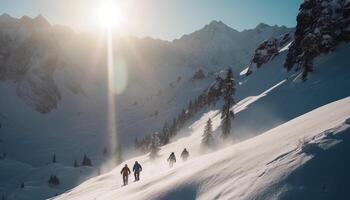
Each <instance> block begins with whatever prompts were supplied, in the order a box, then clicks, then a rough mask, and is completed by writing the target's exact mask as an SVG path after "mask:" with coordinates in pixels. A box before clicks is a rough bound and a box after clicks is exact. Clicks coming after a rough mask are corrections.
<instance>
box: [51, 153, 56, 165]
mask: <svg viewBox="0 0 350 200" xmlns="http://www.w3.org/2000/svg"><path fill="white" fill-rule="evenodd" d="M52 163H56V154H55V153H54V154H53V156H52Z"/></svg>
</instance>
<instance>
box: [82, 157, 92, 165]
mask: <svg viewBox="0 0 350 200" xmlns="http://www.w3.org/2000/svg"><path fill="white" fill-rule="evenodd" d="M81 165H82V166H90V167H91V166H92V162H91V160H90V158H88V157H87V156H86V155H84V157H83V161H82V162H81Z"/></svg>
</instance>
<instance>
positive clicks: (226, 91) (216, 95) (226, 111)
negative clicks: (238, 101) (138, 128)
mask: <svg viewBox="0 0 350 200" xmlns="http://www.w3.org/2000/svg"><path fill="white" fill-rule="evenodd" d="M235 91H236V83H235V80H234V78H233V72H232V70H231V69H227V70H226V76H225V77H224V78H222V77H220V76H217V78H216V81H215V83H214V84H213V85H211V86H210V87H209V88H207V89H206V90H204V91H203V92H202V93H201V94H200V95H199V96H197V97H196V98H195V99H194V100H190V101H189V103H188V105H187V107H186V109H183V110H182V111H181V112H180V113H179V114H178V115H177V116H176V117H175V118H174V119H173V120H172V121H171V123H168V122H167V121H166V122H165V123H164V125H163V128H162V130H161V131H160V132H156V133H154V134H151V135H147V136H145V137H144V138H142V139H138V138H135V140H134V146H135V147H136V149H138V150H140V151H142V152H151V153H150V156H151V157H152V158H155V157H156V155H157V152H158V151H159V147H160V146H163V145H166V144H168V143H169V142H170V139H171V138H173V137H175V136H176V135H177V134H178V132H179V131H180V130H181V129H182V128H183V127H184V125H185V124H186V123H187V122H188V121H189V120H190V119H191V118H192V117H193V116H194V115H196V114H197V113H198V112H199V111H201V110H202V109H203V108H205V107H207V106H211V105H214V106H215V105H216V103H217V101H218V100H219V99H220V97H222V98H223V101H224V105H223V108H222V112H221V118H222V121H221V129H222V137H223V138H224V139H226V138H227V137H228V136H229V135H230V131H231V119H233V117H234V112H233V111H232V110H231V107H232V106H233V105H234V104H235V102H234V99H233V95H234V94H235ZM207 123H209V124H211V120H210V121H209V122H207ZM207 126H211V125H208V124H207ZM210 134H211V128H209V127H208V130H207V132H205V133H204V134H203V140H202V142H203V144H204V146H205V145H209V144H210V141H211V139H210V138H211V137H210V136H209V135H210Z"/></svg>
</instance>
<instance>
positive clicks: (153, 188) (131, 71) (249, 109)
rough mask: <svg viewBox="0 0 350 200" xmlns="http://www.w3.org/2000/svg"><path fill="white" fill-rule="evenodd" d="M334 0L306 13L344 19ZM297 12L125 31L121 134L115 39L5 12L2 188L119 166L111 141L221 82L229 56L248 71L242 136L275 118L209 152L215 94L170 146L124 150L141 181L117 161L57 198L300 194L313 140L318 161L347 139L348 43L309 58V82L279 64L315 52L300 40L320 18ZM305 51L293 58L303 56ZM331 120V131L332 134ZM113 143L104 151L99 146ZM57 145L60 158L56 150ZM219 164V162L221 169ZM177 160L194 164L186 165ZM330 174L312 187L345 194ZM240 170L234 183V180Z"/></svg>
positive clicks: (48, 188)
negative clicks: (178, 30) (182, 154)
mask: <svg viewBox="0 0 350 200" xmlns="http://www.w3.org/2000/svg"><path fill="white" fill-rule="evenodd" d="M308 2H309V3H310V2H311V3H310V5H312V6H310V5H309V3H308ZM323 2H324V3H323ZM330 2H333V1H305V3H304V4H303V6H301V10H300V11H301V13H300V14H299V16H304V14H305V13H306V14H308V13H313V12H315V13H316V14H317V15H315V16H314V17H315V18H313V20H314V21H315V20H316V21H317V23H315V26H320V27H323V26H324V23H323V21H327V20H330V19H333V17H336V18H334V19H337V22H338V21H342V22H344V21H345V22H347V21H346V20H347V19H348V16H349V15H347V13H348V1H339V2H340V3H339V2H338V1H337V2H336V3H334V4H333V3H330ZM334 2H335V1H334ZM321 4H322V5H321ZM325 5H327V6H325ZM332 6H335V7H332ZM339 6H341V7H339ZM323 7H325V8H327V9H326V10H328V11H329V9H328V8H331V9H330V10H332V9H334V10H335V11H336V12H335V13H336V14H334V15H333V14H332V15H330V14H324V12H323V11H322V12H321V13H322V14H320V13H319V12H318V11H319V10H320V8H323ZM338 7H339V8H338ZM340 8H341V10H342V11H341V12H342V13H341V14H339V9H340ZM310 9H311V10H310ZM313 9H316V11H317V12H316V11H314V10H313ZM321 10H322V9H321ZM332 12H333V11H332ZM303 13H304V14H303ZM301 19H302V17H298V26H297V28H296V29H295V30H294V29H292V28H286V27H283V26H282V27H278V26H269V25H266V24H259V25H258V26H257V27H256V28H255V29H252V30H245V31H242V32H238V31H236V30H234V29H232V28H230V27H228V26H226V25H225V24H224V23H222V22H218V21H213V22H211V23H210V24H208V25H206V26H205V27H204V28H202V29H201V30H198V31H196V32H194V33H192V34H189V35H185V36H183V37H182V38H180V39H178V40H174V41H172V42H168V41H162V40H155V39H152V38H142V39H140V38H135V37H129V36H127V37H119V36H117V35H115V36H114V41H113V42H114V43H113V46H114V47H115V49H116V53H115V58H116V59H115V63H116V70H117V73H116V77H115V79H116V87H117V91H116V94H115V99H116V110H115V112H116V117H117V121H116V125H117V127H116V132H117V138H113V135H111V132H110V128H111V127H113V124H112V125H111V124H110V123H109V121H108V113H110V107H108V104H107V102H108V99H107V97H108V94H109V92H110V91H108V89H107V88H108V87H107V81H106V80H107V78H106V77H107V73H106V72H107V70H106V66H105V65H106V63H105V60H106V52H105V48H104V44H105V42H106V41H104V40H103V39H102V40H101V38H99V37H97V36H96V35H95V34H76V33H74V32H72V31H70V30H69V29H67V28H65V27H61V26H51V25H50V24H49V22H47V21H46V20H45V19H44V18H43V17H42V16H38V17H37V18H34V19H31V18H28V17H23V18H21V19H15V18H12V17H11V16H9V15H2V16H1V17H0V44H1V45H0V80H1V82H0V93H1V95H2V97H1V98H0V110H1V113H0V114H1V115H0V123H1V126H0V144H1V145H0V153H3V154H0V155H2V157H1V160H0V177H1V179H0V195H2V194H3V195H5V197H6V199H44V198H48V197H51V196H54V195H56V194H59V193H62V192H63V191H65V190H68V189H70V188H72V187H74V186H75V185H77V184H79V183H81V182H82V181H84V180H86V178H88V177H91V176H97V175H98V174H100V173H104V172H106V171H107V170H109V169H110V167H111V166H109V165H108V162H106V161H108V160H109V159H110V158H111V157H114V156H116V155H114V154H113V153H114V151H115V149H111V147H110V146H109V144H110V142H111V140H113V141H112V143H114V142H115V143H119V144H121V145H123V147H124V149H125V147H130V146H131V145H132V141H133V140H134V138H135V137H142V136H144V135H148V134H152V133H154V132H155V131H159V130H160V129H161V128H162V125H163V124H164V123H165V122H166V121H167V122H169V121H171V120H172V119H173V118H174V117H175V116H177V115H178V114H179V113H180V112H181V111H182V110H183V109H184V108H186V106H187V105H188V103H189V101H190V100H193V99H194V98H196V97H197V96H198V95H200V94H201V93H202V92H203V91H204V90H205V89H206V88H208V87H210V86H212V83H213V82H214V81H215V79H216V77H217V75H220V73H218V72H219V71H220V70H222V69H226V68H227V67H230V68H232V69H233V71H234V73H235V78H236V80H237V82H238V85H237V91H236V95H235V97H234V98H235V100H236V101H237V102H238V103H237V104H236V105H235V106H234V108H232V109H234V111H235V113H236V115H235V120H234V121H233V127H234V128H233V131H232V135H233V138H234V139H235V143H238V142H240V141H242V140H245V139H248V138H252V137H255V136H257V135H260V134H262V133H264V132H266V131H267V132H266V133H265V134H263V135H261V136H258V137H256V138H252V139H250V140H247V141H245V142H242V143H238V144H235V145H233V146H230V147H227V148H225V149H223V150H220V151H218V152H215V153H212V154H208V155H202V154H200V151H199V142H200V139H201V134H202V131H203V128H204V122H205V121H206V120H207V119H208V117H210V118H212V119H213V124H214V129H215V130H216V132H215V134H216V135H217V134H218V132H219V129H218V126H219V124H220V121H221V119H220V114H219V110H218V109H219V108H220V107H221V102H219V103H218V104H217V105H216V106H212V107H206V108H204V109H203V110H201V111H200V112H198V113H197V114H196V115H195V116H194V117H193V118H192V119H191V120H189V122H188V123H187V124H186V126H185V128H183V129H182V130H181V131H180V132H179V134H178V136H179V138H177V140H173V141H172V142H173V143H170V144H168V145H166V146H164V147H162V150H161V156H162V157H161V158H159V159H158V160H157V161H156V162H155V163H152V162H150V161H149V160H148V156H147V155H144V156H140V157H135V158H133V159H131V160H127V161H125V162H126V163H128V164H132V163H133V161H134V160H139V161H140V162H141V164H143V165H144V168H145V170H144V172H143V178H142V181H141V182H140V183H136V184H133V185H130V186H128V187H126V188H119V185H120V184H119V182H118V181H117V180H116V179H117V177H116V176H118V175H119V170H120V167H121V166H122V165H119V166H117V167H116V168H115V169H114V170H113V171H112V172H110V173H107V174H104V175H102V176H98V177H96V178H93V179H91V180H88V181H87V182H85V183H83V184H82V185H81V186H79V187H77V188H75V189H74V190H72V192H68V193H66V194H64V195H62V196H60V197H58V198H61V199H94V198H97V197H98V198H101V199H103V198H104V199H110V198H115V197H116V196H117V195H118V196H119V195H122V196H123V197H125V198H126V199H128V198H129V199H174V198H175V199H178V198H190V199H194V198H195V197H197V198H202V199H221V198H223V199H230V198H238V199H256V198H258V199H259V196H260V198H261V199H270V198H272V197H275V198H277V199H279V198H280V197H285V198H287V199H293V197H294V196H292V195H293V194H296V195H299V194H301V195H302V194H303V191H302V190H298V188H299V186H300V180H299V179H298V176H300V174H299V175H298V173H306V172H310V171H309V170H308V169H307V170H306V172H304V171H303V170H301V171H300V169H304V167H306V168H307V167H308V163H310V162H311V163H313V159H311V158H312V156H310V152H309V150H310V149H309V148H311V154H313V155H314V156H315V158H314V159H321V160H316V164H317V163H318V162H321V164H324V163H326V162H327V161H326V160H327V159H328V157H327V156H328V154H327V153H329V151H331V153H330V154H331V155H330V156H332V155H333V154H332V151H333V150H332V149H334V148H335V149H337V148H340V149H342V148H345V149H346V148H347V146H348V145H347V143H346V142H347V140H346V138H347V136H345V135H346V134H347V132H348V131H347V129H348V125H347V124H348V122H347V124H346V123H344V120H345V119H346V118H349V112H348V111H349V107H348V105H349V102H348V101H349V100H348V98H346V97H348V96H349V95H350V92H349V88H348V87H349V79H348V77H349V75H350V71H349V68H348V65H349V64H350V60H349V59H348V52H349V50H350V46H349V44H347V43H346V42H347V40H337V42H336V45H335V46H333V48H332V51H327V52H326V51H321V52H319V54H317V55H315V56H314V57H313V64H314V66H315V68H314V71H313V72H312V73H311V74H309V75H308V80H307V81H305V82H303V81H300V80H301V79H300V76H301V74H302V71H300V67H296V68H295V71H293V70H291V71H289V72H286V70H285V68H284V67H283V66H284V64H285V62H286V60H287V61H288V60H290V56H291V54H292V53H293V52H299V53H301V54H300V55H305V54H303V53H302V50H305V49H307V47H308V46H307V45H308V44H309V43H304V42H303V41H306V40H307V39H306V38H308V37H309V35H310V34H309V33H308V31H311V32H312V31H314V29H315V30H317V27H314V24H312V26H309V27H311V28H305V26H303V25H301V24H302V23H303V22H304V21H303V20H301ZM345 22H344V23H345ZM344 23H342V25H344ZM325 24H328V23H325ZM336 24H337V23H336ZM347 28H348V27H342V28H341V30H342V31H343V32H342V34H345V35H346V34H347V32H346V31H345V30H347ZM311 29H312V30H311ZM323 31H324V30H323V29H322V31H321V32H322V34H323ZM327 31H330V32H333V31H335V32H337V33H338V32H339V31H338V29H327ZM294 32H295V34H294ZM301 33H303V34H301ZM304 33H305V34H304ZM344 37H345V36H344ZM292 40H294V42H292ZM298 41H299V42H298ZM313 44H316V43H313ZM296 49H299V50H296ZM291 52H292V53H291ZM321 53H322V54H321ZM325 53H328V54H325ZM293 55H296V54H293ZM300 55H299V54H298V55H296V56H297V57H298V59H296V60H295V61H297V62H295V63H294V64H299V65H302V64H303V62H302V59H301V57H300ZM299 61H300V62H299ZM249 63H250V64H249ZM247 64H248V67H246V66H247ZM330 66H331V67H330ZM301 68H302V69H303V67H301ZM252 72H253V73H252ZM247 74H249V76H247ZM343 98H346V99H343ZM340 99H343V100H340ZM337 100H340V101H338V102H335V103H332V102H334V101H337ZM329 103H331V104H329ZM326 104H329V105H327V106H325V107H322V108H319V109H317V108H318V107H321V106H323V105H326ZM314 109H317V110H315V111H312V110H314ZM311 111H312V112H311ZM308 112H310V113H308ZM305 113H308V114H305ZM303 114H305V115H303ZM301 115H303V116H301ZM299 116H301V117H299ZM295 118H296V119H295ZM281 124H283V125H281ZM280 125H281V126H280ZM277 126H279V127H278V128H275V127H277ZM327 129H332V130H330V131H328V132H329V133H328V132H327V131H326V130H327ZM180 137H183V138H180ZM115 140H117V141H115ZM299 140H300V141H301V142H299ZM340 140H343V142H342V143H340ZM276 141H278V143H277V142H276ZM184 147H187V148H188V149H189V150H190V154H191V160H190V161H189V162H187V163H180V164H178V165H177V166H176V167H175V168H174V169H171V170H169V169H168V168H167V167H166V165H165V164H164V162H165V161H164V159H162V158H165V156H167V155H168V154H169V152H171V151H175V152H176V153H177V154H178V153H179V151H180V150H182V148H184ZM323 147H327V148H324V149H325V153H324V154H323V152H321V153H320V151H319V149H320V148H321V149H322V148H323ZM328 147H329V151H328V150H327V149H328ZM314 148H316V150H317V151H316V152H314V150H315V149H314ZM104 149H106V151H107V152H108V153H103V152H105V150H104ZM255 150H258V153H261V154H256V153H257V152H256V151H255ZM286 152H287V153H286ZM340 153H342V152H340ZM54 154H55V160H57V161H56V162H55V163H52V159H53V157H52V156H53V155H54ZM84 154H86V155H87V156H88V157H89V158H91V160H92V163H93V167H87V166H76V167H75V166H74V165H75V164H74V161H75V160H78V163H79V164H80V163H81V159H82V157H83V155H84ZM106 155H107V156H106ZM260 155H261V156H260ZM280 155H282V156H280ZM324 155H326V157H322V156H324ZM342 155H343V154H342ZM319 156H321V157H319ZM323 158H324V160H322V159H323ZM248 160H249V162H248ZM270 161H271V162H270ZM307 161H308V162H307ZM198 162H200V163H204V164H203V165H198ZM245 163H246V165H245ZM281 163H282V164H281ZM214 165H215V166H218V169H221V170H220V173H218V171H217V170H216V169H212V166H214ZM232 165H234V167H232V169H231V166H232ZM313 167H314V165H312V164H311V168H313ZM330 167H334V168H335V169H338V168H337V167H339V166H338V165H335V166H334V165H330ZM335 171H337V170H335ZM181 172H185V175H179V174H180V173H181ZM340 172H343V171H340ZM317 173H318V171H317ZM293 174H296V175H294V176H293ZM51 175H57V176H58V177H59V178H60V182H61V184H60V185H59V186H54V187H53V186H52V185H48V184H47V181H48V179H49V177H50V176H51ZM227 177H231V179H228V178H227ZM334 177H335V178H336V180H333V179H332V177H323V176H322V178H321V179H322V180H321V181H320V184H321V185H318V184H317V185H315V186H309V185H307V186H305V187H306V188H307V189H309V188H310V189H312V191H314V190H313V189H315V188H321V191H330V193H332V194H335V193H337V194H339V196H338V197H339V198H342V197H343V196H341V195H343V193H342V192H343V191H345V190H343V188H338V190H337V189H334V187H333V185H329V182H331V181H342V180H343V179H342V177H341V176H339V174H334ZM344 177H345V176H344ZM232 179H234V180H236V181H237V183H235V184H232V182H231V180H232ZM160 180H161V183H157V181H160ZM298 181H299V182H298ZM219 182H220V183H221V182H222V184H218V183H219ZM21 183H23V185H24V187H23V188H21V187H20V185H21ZM175 185H177V186H175ZM289 185H292V187H289ZM210 188H212V189H210ZM271 188H276V190H271ZM248 189H250V190H248ZM295 190H298V191H296V192H295ZM43 191H44V192H43ZM247 191H249V192H247ZM290 191H294V192H290ZM315 191H316V189H315ZM130 192H132V194H130ZM102 193H104V194H102ZM127 193H128V194H127ZM313 194H314V193H313ZM104 195H105V196H104ZM181 195H185V196H181ZM254 195H258V196H254ZM283 195H284V196H283ZM318 195H321V196H319V197H320V198H325V199H327V197H328V196H327V195H328V194H325V195H324V196H322V195H323V193H319V194H318Z"/></svg>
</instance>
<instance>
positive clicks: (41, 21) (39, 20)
mask: <svg viewBox="0 0 350 200" xmlns="http://www.w3.org/2000/svg"><path fill="white" fill-rule="evenodd" d="M20 21H21V22H22V23H24V24H27V25H30V26H33V25H34V26H36V27H47V26H50V23H49V22H48V21H47V20H46V19H45V17H43V16H42V15H38V16H36V17H35V18H31V17H28V16H26V15H24V16H23V17H21V19H20Z"/></svg>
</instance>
